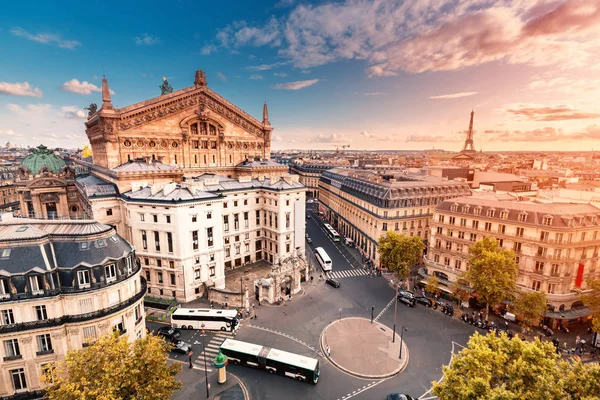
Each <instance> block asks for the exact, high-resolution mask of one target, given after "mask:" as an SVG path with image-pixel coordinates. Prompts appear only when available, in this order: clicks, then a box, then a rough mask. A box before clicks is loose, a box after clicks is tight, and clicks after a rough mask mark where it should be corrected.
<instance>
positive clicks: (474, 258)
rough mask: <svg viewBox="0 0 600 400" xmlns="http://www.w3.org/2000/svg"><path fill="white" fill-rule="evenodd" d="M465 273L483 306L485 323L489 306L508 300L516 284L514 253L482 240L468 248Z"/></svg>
mask: <svg viewBox="0 0 600 400" xmlns="http://www.w3.org/2000/svg"><path fill="white" fill-rule="evenodd" d="M469 255H470V256H469V270H468V271H467V272H466V273H465V278H466V279H467V280H468V281H469V284H470V285H471V287H472V288H473V289H474V290H475V292H476V293H477V297H478V298H479V299H481V300H483V301H484V302H485V303H486V319H487V317H488V314H489V308H490V306H495V305H497V304H500V302H502V301H504V300H505V299H508V298H511V297H512V295H513V293H514V290H515V287H516V282H517V273H518V266H517V264H516V262H515V253H513V252H512V251H510V250H505V249H502V248H501V247H499V246H498V242H497V241H496V239H492V238H489V237H484V238H483V239H482V240H480V241H478V242H477V243H475V244H474V245H473V246H471V247H469Z"/></svg>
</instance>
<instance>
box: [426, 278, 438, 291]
mask: <svg viewBox="0 0 600 400" xmlns="http://www.w3.org/2000/svg"><path fill="white" fill-rule="evenodd" d="M425 282H426V283H425V291H426V292H427V293H437V292H439V290H440V280H439V279H438V277H437V276H435V275H429V277H428V278H427V281H425Z"/></svg>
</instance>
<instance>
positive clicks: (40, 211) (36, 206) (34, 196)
mask: <svg viewBox="0 0 600 400" xmlns="http://www.w3.org/2000/svg"><path fill="white" fill-rule="evenodd" d="M31 204H32V205H33V212H34V214H35V217H36V218H48V216H47V215H46V210H44V208H43V207H42V203H41V202H40V194H39V193H33V192H32V193H31Z"/></svg>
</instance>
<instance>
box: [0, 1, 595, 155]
mask: <svg viewBox="0 0 600 400" xmlns="http://www.w3.org/2000/svg"><path fill="white" fill-rule="evenodd" d="M409 3H410V4H409ZM61 4H62V6H61V7H56V5H55V4H50V3H41V4H38V5H36V7H30V6H29V5H27V4H25V3H14V2H13V3H10V4H7V5H5V6H4V8H3V11H4V12H3V13H2V15H0V22H1V25H2V26H3V27H4V28H3V29H0V37H1V38H2V41H1V42H0V43H2V44H1V45H0V46H1V48H2V50H3V52H4V54H8V55H10V61H9V62H5V63H3V65H2V66H0V140H1V141H2V142H1V144H2V145H4V144H5V143H6V142H7V141H10V142H12V143H18V144H20V145H22V146H24V147H26V146H27V145H30V146H32V147H33V146H37V145H39V144H40V143H44V144H45V145H47V146H49V147H70V148H71V147H79V148H81V147H83V145H85V144H87V138H86V136H85V132H84V131H85V126H84V122H85V115H86V114H85V111H84V110H83V108H84V107H86V106H88V105H89V104H90V103H92V102H94V103H97V104H100V103H101V99H100V93H99V87H100V79H101V77H102V75H103V74H104V75H106V76H107V79H108V81H109V85H110V88H111V90H112V91H113V97H112V99H113V104H114V105H115V106H118V107H124V106H127V105H130V104H133V103H136V102H139V101H143V100H147V99H149V98H152V97H156V96H158V95H159V94H160V90H159V88H158V86H159V85H160V84H161V78H162V77H163V76H166V77H167V78H168V80H169V83H170V84H171V85H172V86H173V88H174V89H175V90H179V89H182V88H184V87H188V86H191V85H192V82H193V71H195V70H196V69H199V68H201V69H203V70H205V71H206V74H207V79H208V85H209V87H211V88H212V89H214V90H215V91H216V92H218V93H220V94H221V95H223V96H224V97H226V98H228V99H229V100H231V101H232V102H233V103H235V104H236V105H237V106H239V107H240V108H242V109H244V110H245V111H247V112H249V113H251V114H252V115H254V116H255V117H257V118H259V119H260V116H261V110H262V103H263V102H264V101H265V100H266V101H267V103H268V105H269V112H270V119H271V123H272V124H273V126H274V127H275V130H274V132H273V149H274V150H277V149H284V148H287V149H291V148H298V149H330V150H335V147H336V146H338V145H339V146H341V145H350V149H349V150H370V149H373V150H385V149H406V150H420V149H432V148H434V147H435V148H439V149H444V150H447V151H457V152H458V151H460V150H461V149H462V146H463V144H464V141H465V135H466V131H467V129H468V126H469V114H470V112H471V110H474V111H475V121H474V130H475V134H474V142H475V149H476V150H477V151H479V150H480V149H483V150H484V151H511V150H514V151H517V150H523V149H531V150H540V151H558V150H564V151H578V150H590V149H592V148H595V147H596V148H597V147H600V122H599V121H600V110H599V109H598V104H599V100H600V68H598V64H597V60H596V58H595V57H594V54H598V51H599V50H600V6H599V4H598V2H597V1H596V0H580V1H572V0H571V1H552V2H551V1H538V2H531V1H526V0H497V1H491V2H490V1H483V0H464V1H459V2H456V1H452V0H441V2H439V3H436V4H434V5H431V4H430V3H429V2H423V1H416V2H396V1H362V0H353V1H338V2H320V1H319V2H302V1H296V0H279V1H276V2H269V1H264V0H257V1H255V2H252V3H249V2H241V3H239V4H236V6H235V7H223V6H222V5H217V4H202V5H201V6H200V7H199V5H198V4H197V3H196V2H193V1H187V0H182V1H179V2H177V4H174V5H171V4H169V5H165V4H164V2H158V1H148V2H146V3H145V7H143V8H140V7H138V6H137V5H136V4H135V3H124V2H120V3H116V2H105V3H103V5H102V6H99V7H94V17H93V18H91V17H90V13H89V9H86V8H85V7H81V3H79V2H77V3H76V2H70V1H65V2H61ZM117 5H118V7H117ZM117 8H118V10H119V11H118V12H115V10H116V9H117ZM65 10H68V13H65V12H64V11H65ZM192 15H193V16H194V17H193V19H192V18H191V17H190V16H192ZM132 16H135V18H132ZM174 21H181V23H178V25H177V26H178V29H176V30H174V29H172V26H173V24H174Z"/></svg>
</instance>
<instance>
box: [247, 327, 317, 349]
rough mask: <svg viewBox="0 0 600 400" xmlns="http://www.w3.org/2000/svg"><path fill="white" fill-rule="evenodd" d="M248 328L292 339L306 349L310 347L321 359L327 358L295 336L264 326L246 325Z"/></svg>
mask: <svg viewBox="0 0 600 400" xmlns="http://www.w3.org/2000/svg"><path fill="white" fill-rule="evenodd" d="M246 326H248V327H250V328H254V329H260V330H262V331H265V332H270V333H274V334H276V335H279V336H283V337H286V338H288V339H291V340H293V341H294V342H296V343H300V344H301V345H302V346H304V347H308V348H309V349H311V350H312V351H314V352H315V353H317V354H318V355H319V357H325V355H324V354H323V353H321V351H319V350H317V349H315V348H314V347H312V346H311V345H309V344H308V343H306V342H303V341H302V340H300V339H298V338H295V337H293V336H290V335H288V334H287V333H284V332H279V331H276V330H274V329H271V328H264V327H262V326H256V325H246Z"/></svg>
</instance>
